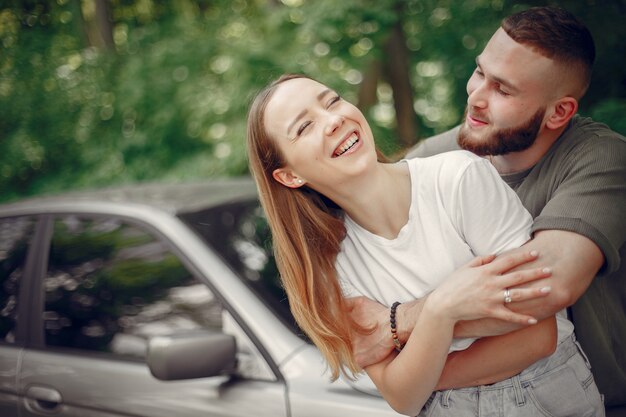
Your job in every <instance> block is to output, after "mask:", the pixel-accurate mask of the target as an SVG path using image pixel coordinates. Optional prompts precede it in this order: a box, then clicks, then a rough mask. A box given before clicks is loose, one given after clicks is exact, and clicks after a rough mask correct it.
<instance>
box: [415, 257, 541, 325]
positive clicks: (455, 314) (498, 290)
mask: <svg viewBox="0 0 626 417" xmlns="http://www.w3.org/2000/svg"><path fill="white" fill-rule="evenodd" d="M537 256H538V253H537V252H536V251H531V252H521V253H515V254H508V255H502V256H500V257H498V258H496V259H495V260H494V258H495V256H493V255H489V256H482V257H477V258H474V259H473V260H472V261H471V262H469V263H468V264H467V265H465V266H464V267H462V268H460V269H458V270H456V271H455V272H454V273H452V275H450V277H449V278H447V279H446V280H445V281H444V282H443V283H442V284H441V285H440V286H439V287H437V289H435V291H433V292H432V293H431V294H430V296H429V297H428V299H427V301H426V304H425V306H424V308H428V309H429V310H431V311H432V312H435V313H436V314H439V315H441V316H442V317H446V318H448V319H450V320H453V321H455V322H456V321H460V320H474V319H481V318H495V319H500V320H505V321H509V322H513V323H518V324H524V325H527V324H535V323H537V320H536V319H535V318H534V317H531V316H529V315H526V314H520V313H516V312H514V311H511V310H509V309H508V308H507V307H506V304H507V303H508V302H512V301H524V300H529V299H533V298H539V297H545V296H546V295H548V294H549V292H550V289H551V288H550V287H542V288H535V289H533V288H512V287H516V286H518V285H521V284H524V283H527V282H530V281H534V280H537V279H542V278H547V277H549V276H550V275H551V270H550V269H549V268H534V269H529V270H521V271H515V272H508V271H510V270H511V269H513V268H515V267H517V266H519V265H522V264H525V263H528V262H531V261H533V260H535V259H536V258H537ZM510 288H511V289H510ZM509 289H510V290H509ZM507 290H509V294H508V296H509V298H508V299H506V302H505V298H506V295H505V291H507Z"/></svg>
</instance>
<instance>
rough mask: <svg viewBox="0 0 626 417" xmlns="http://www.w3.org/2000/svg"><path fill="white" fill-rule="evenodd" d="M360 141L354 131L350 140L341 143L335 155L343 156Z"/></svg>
mask: <svg viewBox="0 0 626 417" xmlns="http://www.w3.org/2000/svg"><path fill="white" fill-rule="evenodd" d="M358 141H359V138H358V137H357V135H356V133H353V134H352V135H351V136H350V137H349V138H348V140H346V141H345V142H344V143H342V144H341V146H339V147H337V149H336V150H335V156H341V155H343V154H344V153H346V152H347V151H348V149H350V148H351V147H352V146H353V145H354V144H355V143H357V142H358Z"/></svg>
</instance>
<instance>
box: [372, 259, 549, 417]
mask: <svg viewBox="0 0 626 417" xmlns="http://www.w3.org/2000/svg"><path fill="white" fill-rule="evenodd" d="M481 263H482V261H481V260H480V259H479V258H476V259H475V260H473V261H472V262H470V263H469V264H468V265H466V266H465V267H463V268H461V269H460V270H459V271H458V272H456V273H454V274H452V276H451V277H450V278H449V279H448V280H446V281H445V282H444V283H442V284H441V285H440V286H439V287H438V288H437V289H436V290H435V291H433V293H431V294H430V295H429V296H428V298H427V299H426V301H425V302H424V305H423V308H422V312H421V314H420V315H419V317H418V319H417V322H416V324H415V326H414V328H413V331H412V332H411V335H410V336H409V338H408V341H407V343H406V345H405V347H404V349H403V350H402V351H401V352H400V353H399V354H396V353H394V354H392V355H390V356H388V357H387V358H386V359H384V360H383V361H381V362H379V363H376V364H374V365H370V366H368V367H366V368H365V371H366V372H367V373H368V375H369V376H370V378H371V379H372V381H373V382H374V384H375V385H376V387H377V388H378V390H379V391H380V393H381V394H382V395H383V397H384V398H385V400H387V402H388V403H389V405H391V407H392V408H394V409H395V410H396V411H398V412H400V413H403V414H410V415H414V414H417V413H418V412H419V410H420V409H421V408H422V406H423V405H424V403H425V402H426V400H427V399H428V397H429V396H430V395H431V393H432V391H433V390H434V389H435V387H436V386H437V383H438V381H439V379H440V376H441V373H442V371H443V369H444V365H445V363H446V359H447V357H448V349H449V347H450V343H451V341H452V337H453V333H454V326H455V324H456V323H457V322H458V321H460V320H472V319H477V318H480V317H496V318H500V319H506V320H513V321H517V322H520V321H526V322H527V321H528V316H525V315H516V314H515V313H512V312H511V311H510V310H508V309H506V308H505V307H504V304H503V300H502V294H503V292H504V289H505V288H509V287H512V286H514V285H518V284H521V283H522V282H529V281H533V280H536V279H541V278H545V277H546V276H548V275H549V272H547V271H545V270H542V269H534V270H529V271H523V272H515V273H510V274H503V271H506V270H508V269H510V268H511V265H510V263H511V262H510V259H505V258H502V259H499V260H497V261H494V262H493V263H492V264H489V265H488V266H486V269H487V270H488V272H489V273H498V279H494V280H486V279H484V277H483V276H482V275H481V274H476V273H471V274H468V273H467V271H473V268H475V266H476V265H477V264H481ZM543 296H545V291H544V292H542V291H538V290H531V289H528V290H520V291H518V293H517V297H519V298H520V299H532V298H536V297H543Z"/></svg>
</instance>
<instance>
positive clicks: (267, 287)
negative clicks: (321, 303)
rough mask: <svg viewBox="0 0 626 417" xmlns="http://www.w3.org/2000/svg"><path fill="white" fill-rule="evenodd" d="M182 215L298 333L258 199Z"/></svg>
mask: <svg viewBox="0 0 626 417" xmlns="http://www.w3.org/2000/svg"><path fill="white" fill-rule="evenodd" d="M179 217H180V218H181V219H182V220H183V221H184V222H185V223H187V225H189V226H190V227H191V228H192V229H194V230H195V231H196V233H197V234H198V235H200V237H202V239H204V241H205V242H207V243H208V244H209V245H210V246H211V247H213V248H214V249H215V250H216V251H217V252H218V253H219V254H220V255H221V257H222V258H223V259H224V260H225V261H226V262H227V263H228V264H229V265H230V266H231V268H232V269H233V270H234V271H235V272H236V273H237V274H238V275H239V277H240V278H241V279H242V280H243V281H244V283H245V284H246V285H248V287H250V288H251V289H252V290H253V291H254V292H255V293H256V294H257V295H258V296H259V298H260V299H262V300H263V301H264V303H265V304H266V305H267V306H268V307H269V308H270V309H271V310H272V311H273V312H274V313H275V314H276V316H277V317H279V318H280V319H281V320H282V321H283V322H284V323H285V324H286V325H287V326H289V327H290V328H291V329H292V330H293V332H294V333H295V334H297V335H298V336H300V337H301V338H303V339H305V340H307V338H306V336H305V335H304V334H303V332H302V331H301V330H300V329H299V328H298V326H297V324H296V322H295V319H294V318H293V315H292V314H291V311H290V310H289V303H288V300H287V295H286V293H285V290H284V289H283V287H282V284H281V282H280V278H279V274H278V269H277V267H276V262H275V260H274V256H273V253H272V242H271V234H270V229H269V226H268V224H267V220H266V218H265V215H264V213H263V210H262V208H261V206H260V204H259V202H258V201H257V200H246V201H237V202H232V203H228V204H223V205H220V206H217V207H211V208H209V209H206V210H202V211H195V212H190V213H183V214H179Z"/></svg>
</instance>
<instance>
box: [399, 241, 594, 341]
mask: <svg viewBox="0 0 626 417" xmlns="http://www.w3.org/2000/svg"><path fill="white" fill-rule="evenodd" d="M529 249H530V250H536V251H538V252H539V253H541V256H540V257H539V258H538V259H537V260H536V261H534V262H531V263H529V264H526V265H523V266H522V267H520V268H514V269H513V270H515V269H526V268H532V267H549V268H551V269H552V276H551V277H550V278H548V279H546V280H539V281H535V282H532V283H530V284H528V285H526V287H535V288H538V287H541V286H546V285H549V286H550V287H551V288H552V291H551V292H550V294H549V295H548V296H547V297H546V298H542V299H541V300H530V301H524V302H518V303H515V302H514V303H511V304H510V305H509V308H510V309H511V310H513V311H516V312H520V313H525V314H529V315H532V316H533V317H536V318H537V319H539V320H541V319H544V318H546V317H549V316H552V315H554V314H556V313H557V312H559V311H560V310H562V309H563V308H566V307H568V306H570V305H572V304H574V302H576V300H578V298H580V296H581V295H582V294H583V293H584V292H585V291H586V290H587V288H588V287H589V285H590V284H591V282H592V281H593V278H594V277H595V276H596V274H597V272H598V271H599V269H600V268H601V267H602V265H603V263H604V255H603V254H602V252H601V250H600V248H599V247H598V246H597V245H596V244H595V243H594V242H593V241H591V240H590V239H588V238H586V237H584V236H582V235H579V234H577V233H574V232H568V231H563V230H542V231H539V232H537V233H536V234H535V236H534V237H533V239H532V240H530V241H529V242H528V243H526V244H525V245H524V246H522V247H521V248H518V249H514V250H512V251H510V252H508V253H514V252H519V251H528V250H529ZM513 292H514V290H513ZM407 319H408V320H411V321H412V319H410V318H407ZM408 325H409V326H410V323H408ZM518 328H519V326H516V325H512V324H510V323H505V322H502V321H498V320H491V319H486V320H476V321H471V322H462V323H459V325H457V327H456V328H455V337H481V336H490V335H498V334H503V333H507V332H509V331H511V330H516V329H518Z"/></svg>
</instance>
